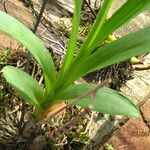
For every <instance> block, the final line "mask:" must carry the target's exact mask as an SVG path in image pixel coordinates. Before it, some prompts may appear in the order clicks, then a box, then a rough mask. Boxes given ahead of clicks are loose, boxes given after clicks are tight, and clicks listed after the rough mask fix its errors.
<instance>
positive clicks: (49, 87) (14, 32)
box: [0, 11, 56, 97]
mask: <svg viewBox="0 0 150 150" xmlns="http://www.w3.org/2000/svg"><path fill="white" fill-rule="evenodd" d="M0 31H3V32H5V33H7V34H9V35H11V36H12V37H14V38H15V39H17V40H18V41H19V42H20V43H22V44H23V45H24V46H25V47H26V48H27V49H28V50H29V51H30V53H31V54H32V55H33V57H34V58H35V59H36V60H37V61H38V63H39V64H40V65H41V67H42V69H43V73H44V78H45V89H46V91H45V92H46V96H45V97H50V96H51V94H52V91H53V86H54V84H55V82H56V74H55V67H54V63H53V60H52V58H51V56H50V54H49V52H48V50H47V49H46V48H45V46H44V44H43V42H42V41H41V40H40V39H39V38H37V37H36V36H35V35H34V34H33V33H32V32H31V31H30V30H29V29H28V28H27V27H25V26H24V25H23V24H22V23H20V22H19V21H17V20H16V19H15V18H13V17H11V16H9V15H7V14H6V13H4V12H2V11H0Z"/></svg>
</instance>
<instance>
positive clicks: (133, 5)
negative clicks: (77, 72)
mask: <svg viewBox="0 0 150 150" xmlns="http://www.w3.org/2000/svg"><path fill="white" fill-rule="evenodd" d="M105 2H106V3H107V0H106V1H105ZM149 8H150V0H136V1H133V0H128V1H127V2H126V3H125V4H124V5H123V6H122V7H121V8H120V9H118V11H116V13H114V14H113V16H112V17H111V18H109V19H108V20H107V21H106V23H105V24H104V25H103V27H102V28H100V30H96V32H95V35H96V36H94V41H93V36H92V35H93V34H92V33H91V35H90V34H89V37H88V39H89V40H90V39H92V40H91V41H92V42H89V40H87V42H86V45H85V44H84V45H85V46H84V47H83V48H82V51H81V52H80V53H82V54H83V52H84V54H83V56H84V57H86V56H87V55H88V54H89V52H92V51H93V50H94V49H95V48H96V47H97V46H98V45H99V43H101V42H102V41H103V40H104V39H106V38H107V37H108V35H109V34H111V33H112V32H113V31H115V30H116V29H117V28H119V27H120V26H122V25H123V24H124V23H126V22H127V21H129V20H131V19H132V18H133V17H135V16H136V15H138V14H140V13H141V12H142V11H144V10H146V9H149ZM95 25H96V27H95V28H97V29H98V24H95ZM88 42H89V44H88ZM78 57H79V56H78ZM78 57H77V58H78Z"/></svg>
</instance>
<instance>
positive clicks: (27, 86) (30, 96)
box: [2, 66, 44, 111]
mask: <svg viewBox="0 0 150 150" xmlns="http://www.w3.org/2000/svg"><path fill="white" fill-rule="evenodd" d="M2 72H3V73H4V76H5V78H6V80H7V81H8V82H9V83H10V84H11V85H12V86H13V87H14V88H15V89H16V90H17V91H18V92H19V94H20V95H21V96H22V97H23V98H24V100H26V101H27V102H28V103H29V104H31V105H33V106H35V107H36V108H37V109H38V111H41V110H42V108H41V106H40V103H41V102H42V100H43V96H44V90H43V88H42V87H41V86H40V85H39V84H38V82H37V81H36V80H35V79H34V78H32V77H31V76H29V75H28V74H27V73H25V72H23V71H21V70H20V69H17V68H15V67H12V66H6V67H4V68H3V69H2Z"/></svg>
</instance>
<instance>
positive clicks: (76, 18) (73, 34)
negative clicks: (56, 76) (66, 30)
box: [62, 0, 83, 72]
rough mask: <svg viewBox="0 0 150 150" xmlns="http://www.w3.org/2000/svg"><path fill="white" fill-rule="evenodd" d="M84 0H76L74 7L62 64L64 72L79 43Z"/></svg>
mask: <svg viewBox="0 0 150 150" xmlns="http://www.w3.org/2000/svg"><path fill="white" fill-rule="evenodd" d="M82 1H83V0H74V4H75V9H74V15H73V16H74V17H73V25H72V32H71V36H70V39H69V43H68V48H67V54H66V56H65V60H64V64H63V66H62V72H65V70H66V69H67V68H68V66H69V64H70V63H71V61H72V59H73V56H74V50H75V48H76V45H77V38H78V28H79V21H80V13H81V6H82Z"/></svg>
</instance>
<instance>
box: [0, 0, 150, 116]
mask: <svg viewBox="0 0 150 150" xmlns="http://www.w3.org/2000/svg"><path fill="white" fill-rule="evenodd" d="M74 4H75V10H74V17H73V26H72V32H71V36H70V39H69V42H68V46H67V54H66V56H65V59H64V62H63V64H62V68H61V70H60V72H59V73H58V74H57V73H56V71H55V66H54V62H53V60H52V57H51V55H50V54H49V52H48V50H47V49H46V47H45V46H44V44H43V43H42V41H41V40H40V39H39V38H38V37H37V36H35V35H34V34H33V33H32V32H31V31H30V30H29V29H27V28H26V27H25V26H24V25H23V24H22V23H20V22H19V21H17V20H16V19H14V18H13V17H11V16H9V15H8V14H6V13H4V12H0V31H3V32H6V33H8V34H9V35H11V36H12V37H14V38H15V39H17V40H18V41H19V42H21V43H22V44H23V45H24V46H25V47H26V48H27V49H28V50H29V52H30V53H31V54H32V56H33V57H34V58H35V60H36V61H37V62H38V63H39V65H40V66H41V68H42V70H43V75H44V81H45V85H44V87H42V86H41V85H39V83H38V82H37V81H36V80H35V79H34V78H32V77H31V76H30V75H28V74H27V73H25V72H23V71H22V70H20V69H18V68H15V67H12V66H5V67H4V68H3V69H2V72H3V74H4V76H5V78H6V80H7V81H8V82H9V83H10V84H11V85H12V86H13V87H14V88H15V89H16V90H17V91H18V92H19V93H20V95H21V96H22V98H23V99H24V100H25V101H27V102H28V103H29V104H30V105H33V106H34V107H35V110H34V116H35V117H36V118H37V119H38V118H40V117H41V116H43V114H44V113H45V112H46V111H47V110H48V109H49V108H50V107H52V106H54V105H55V104H57V103H60V102H62V101H68V102H72V101H73V100H74V99H75V98H77V97H79V96H80V95H81V94H83V93H85V92H87V91H90V90H92V89H93V88H95V87H96V85H94V84H82V85H75V84H74V81H75V80H77V79H79V78H80V77H82V76H84V75H86V74H87V73H90V72H92V71H95V70H98V69H102V68H104V67H107V66H110V65H112V64H115V63H118V62H120V61H124V60H126V59H130V58H131V57H134V56H138V55H141V54H145V53H148V52H149V50H150V28H149V27H148V28H145V29H142V30H140V31H138V32H136V33H132V34H129V35H127V36H124V37H122V38H120V39H117V40H115V41H113V42H111V43H109V44H107V45H104V46H102V47H99V48H98V46H99V44H100V43H102V42H103V41H104V40H105V39H106V38H107V37H108V36H109V35H110V34H112V32H113V31H115V30H116V29H117V28H119V27H120V26H122V25H123V24H124V23H125V22H127V21H129V20H130V19H132V18H133V17H135V16H136V15H138V14H139V13H141V12H142V11H144V10H146V9H149V8H150V1H149V0H136V1H133V0H128V1H127V2H126V3H125V4H124V5H123V6H122V7H121V8H120V9H118V10H117V11H116V12H115V13H114V14H113V15H112V17H110V18H109V19H108V20H107V21H106V19H105V18H106V16H107V13H108V10H109V8H110V6H111V4H112V0H104V3H103V5H102V8H101V10H100V12H99V13H98V15H97V19H96V21H95V23H94V24H93V27H92V29H91V31H90V33H89V34H88V35H87V38H86V40H85V41H84V42H83V45H82V46H81V47H80V48H79V50H78V53H77V55H76V56H75V55H74V52H75V50H76V48H77V37H78V26H79V20H80V12H81V6H82V0H74ZM75 104H76V105H79V106H81V107H84V108H91V109H93V110H95V111H98V112H101V113H108V114H112V115H125V116H128V117H138V116H139V110H138V108H137V107H136V106H135V105H134V104H133V103H132V102H131V101H130V100H129V99H128V98H127V97H125V96H124V95H123V94H121V93H120V92H117V91H115V90H112V89H110V88H107V87H103V88H100V89H98V90H97V91H96V93H95V96H94V97H91V96H87V97H85V98H82V99H81V100H80V101H77V102H75Z"/></svg>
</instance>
